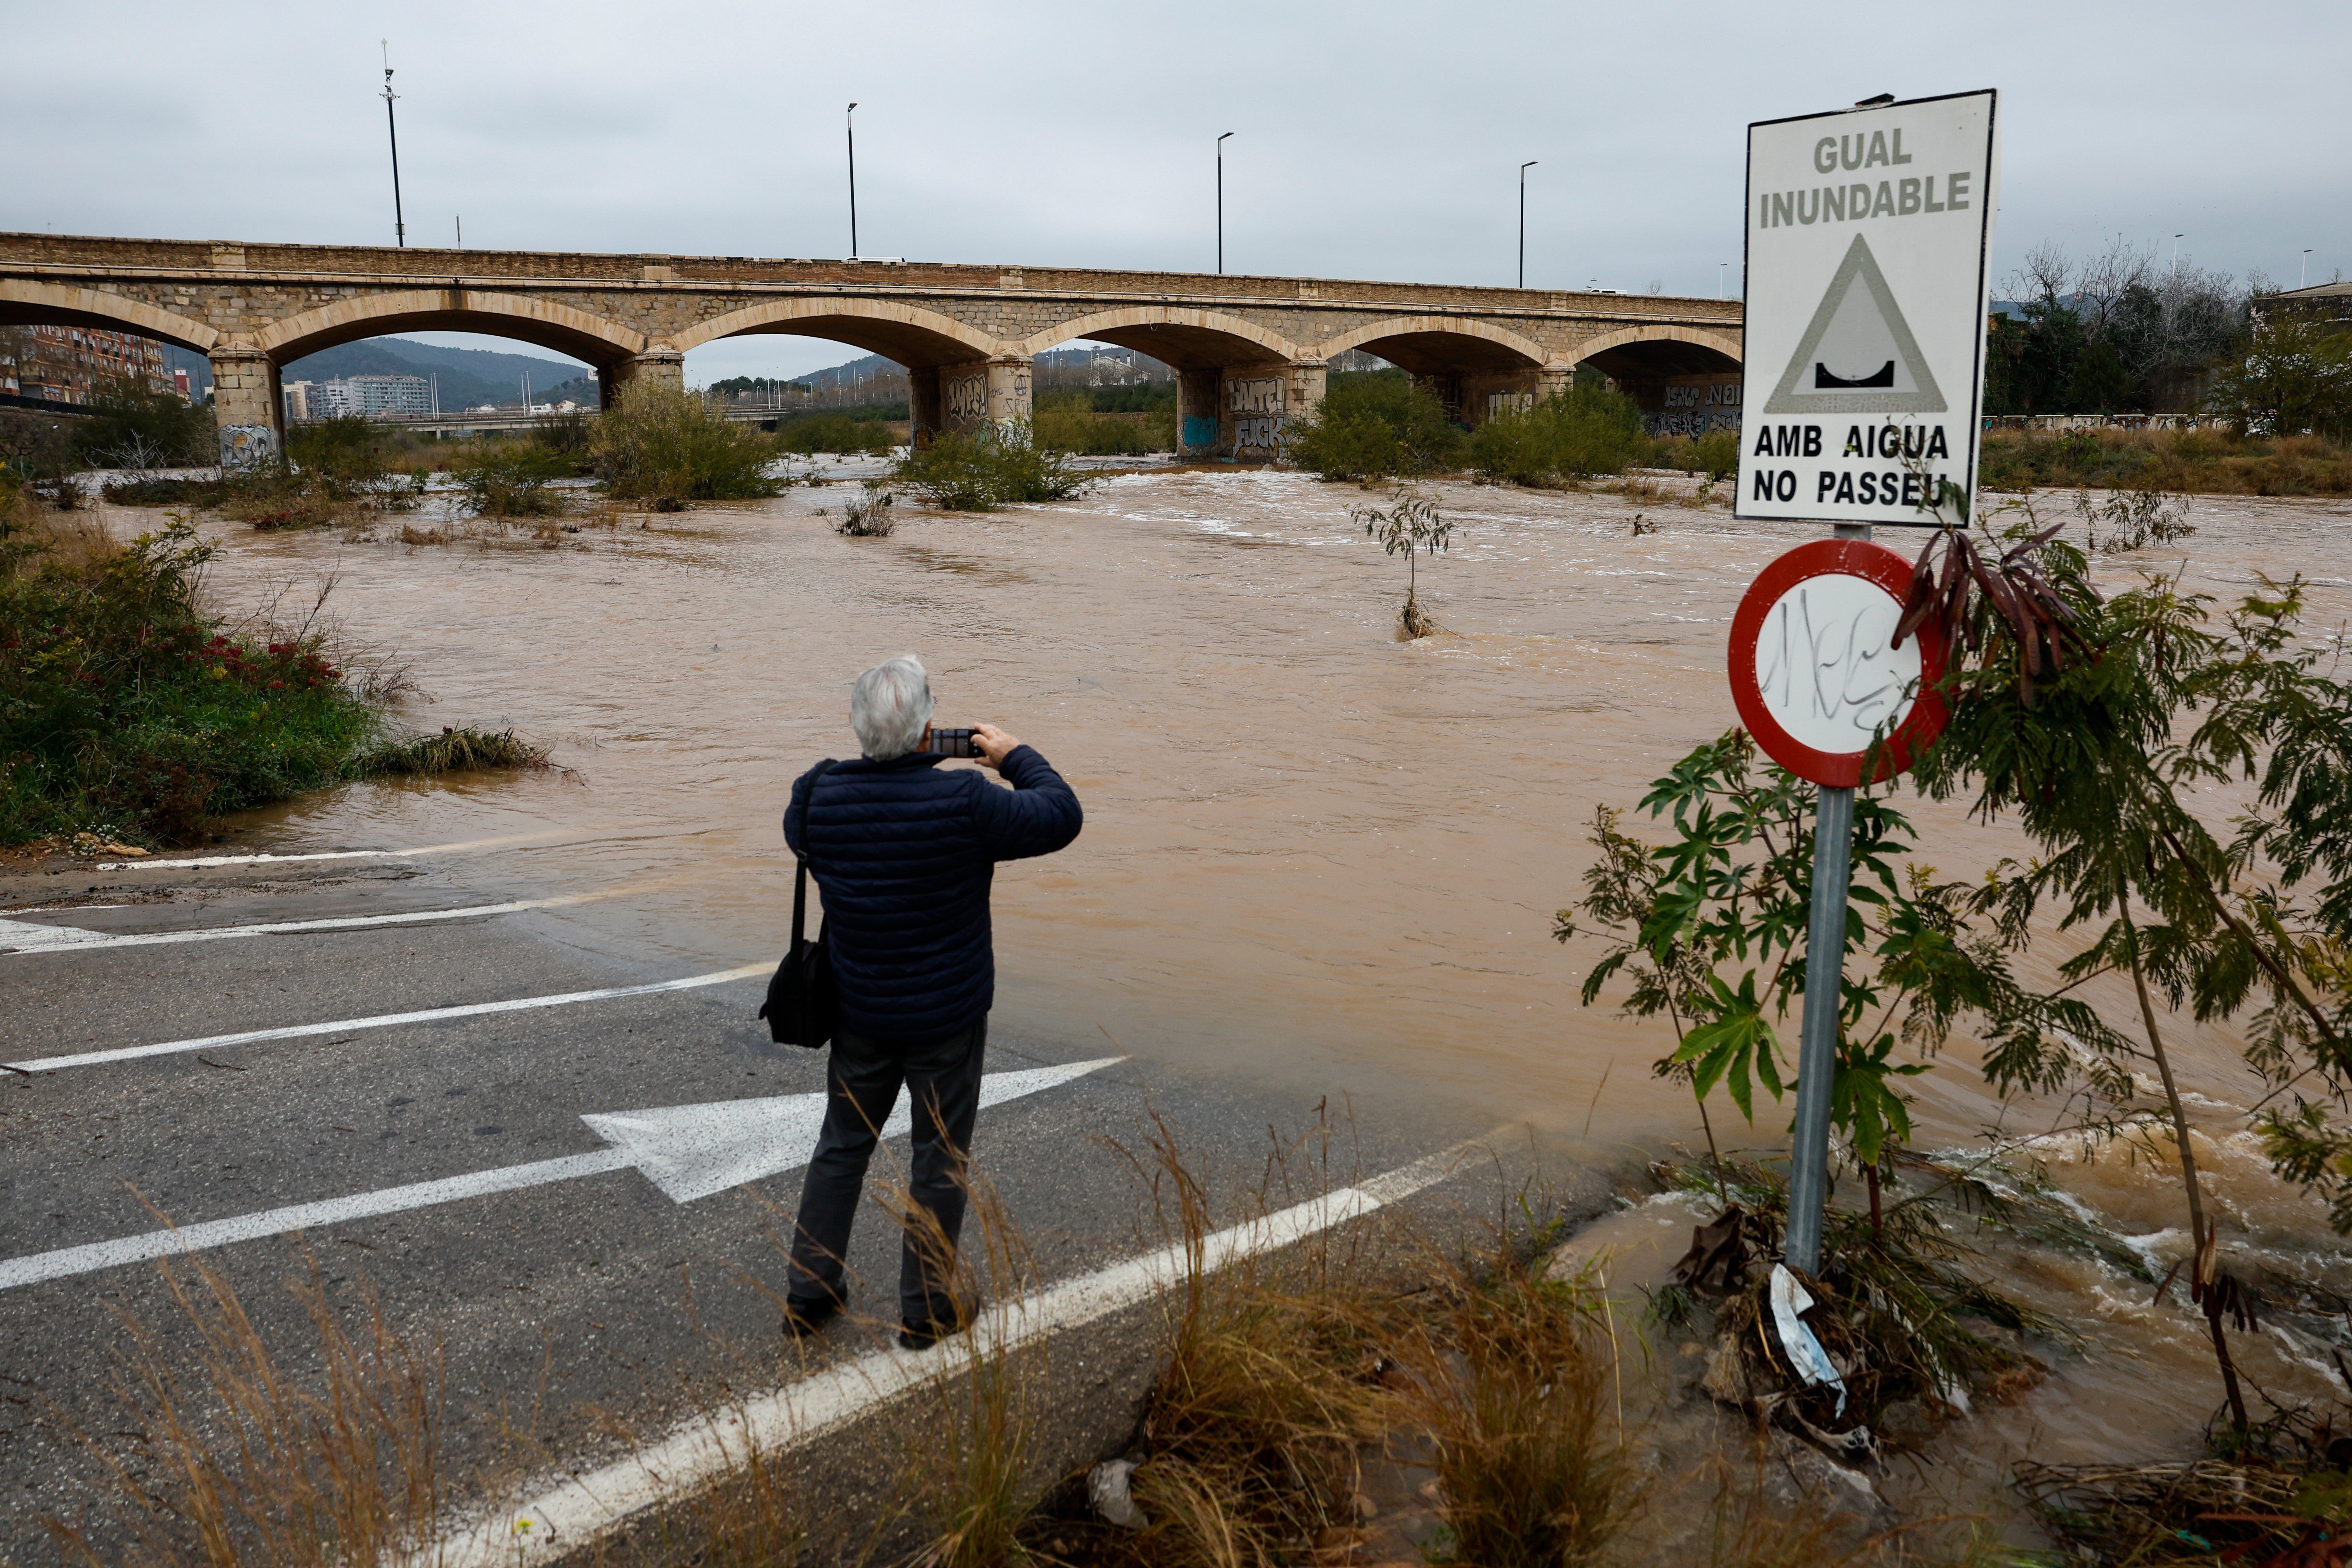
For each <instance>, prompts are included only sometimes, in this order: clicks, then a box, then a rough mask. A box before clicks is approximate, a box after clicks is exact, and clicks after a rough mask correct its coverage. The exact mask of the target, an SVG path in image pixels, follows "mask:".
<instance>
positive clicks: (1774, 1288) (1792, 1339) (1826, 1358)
mask: <svg viewBox="0 0 2352 1568" xmlns="http://www.w3.org/2000/svg"><path fill="white" fill-rule="evenodd" d="M1771 1294H1772V1325H1773V1327H1775V1328H1777V1329H1779V1330H1780V1348H1781V1349H1782V1350H1784V1351H1786V1352H1788V1353H1789V1364H1790V1365H1791V1366H1793V1367H1795V1368H1796V1369H1797V1375H1798V1376H1800V1377H1801V1378H1803V1379H1804V1380H1805V1381H1806V1382H1807V1383H1811V1384H1824V1383H1825V1384H1829V1385H1830V1386H1831V1387H1832V1388H1834V1389H1836V1390H1837V1413H1838V1414H1839V1415H1844V1414H1845V1379H1843V1378H1842V1377H1840V1376H1839V1375H1838V1369H1837V1365H1836V1363H1833V1362H1832V1361H1831V1360H1830V1352H1827V1351H1825V1350H1823V1349H1822V1342H1821V1341H1819V1340H1817V1339H1815V1338H1814V1337H1813V1331H1812V1330H1811V1329H1809V1328H1807V1327H1806V1326H1805V1320H1804V1315H1803V1314H1804V1311H1805V1309H1806V1308H1808V1307H1810V1306H1811V1305H1812V1304H1813V1299H1812V1297H1811V1295H1810V1294H1809V1293H1808V1292H1807V1291H1806V1289H1805V1288H1804V1287H1803V1286H1802V1285H1800V1284H1798V1283H1797V1277H1796V1276H1795V1275H1793V1274H1791V1273H1790V1272H1789V1266H1788V1265H1787V1264H1785V1263H1775V1264H1774V1265H1772V1283H1771Z"/></svg>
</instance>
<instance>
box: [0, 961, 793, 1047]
mask: <svg viewBox="0 0 2352 1568" xmlns="http://www.w3.org/2000/svg"><path fill="white" fill-rule="evenodd" d="M773 967H774V966H773V965H772V964H767V963H747V964H744V965H742V966H741V967H740V968H737V969H721V970H719V971H717V972H715V973H709V974H689V975H687V976H686V977H685V978H684V979H680V980H657V981H654V982H651V983H649V984H644V985H615V986H612V987H610V988H608V989H606V990H603V991H565V992H561V993H559V994H553V995H549V996H517V997H515V998H513V999H512V1000H510V1001H505V1002H469V1003H467V1004H465V1005H460V1006H454V1007H427V1008H425V1009H424V1010H423V1011H421V1012H415V1013H379V1014H377V1015H376V1016H373V1017H372V1018H339V1019H337V1020H335V1021H334V1022H332V1023H329V1024H289V1025H287V1026H284V1027H282V1028H277V1029H247V1030H245V1031H244V1032H243V1033H241V1034H235V1035H206V1036H205V1037H203V1038H202V1039H196V1040H164V1041H162V1042H160V1043H158V1044H156V1045H152V1046H124V1047H120V1048H119V1049H115V1050H106V1051H82V1052H79V1053H77V1054H75V1055H73V1056H64V1057H26V1058H24V1059H23V1060H21V1061H13V1062H0V1067H12V1068H16V1070H17V1071H18V1072H56V1071H58V1070H59V1069H60V1068H86V1067H97V1066H99V1065H100V1064H102V1063H106V1062H126V1061H135V1060H137V1059H138V1058H141V1057H168V1056H177V1055H180V1054H182V1053H183V1052H186V1051H208V1050H217V1049H220V1048H222V1047H228V1046H250V1045H257V1044H258V1043H260V1042H261V1041H264V1040H299V1039H301V1038H303V1037H306V1036H310V1035H340V1034H343V1033H346V1032H348V1031H351V1030H353V1029H388V1028H391V1027H393V1026H395V1025H400V1024H436V1023H439V1022H441V1021H442V1020H443V1019H445V1018H477V1017H480V1016H483V1015H485V1014H489V1013H522V1012H528V1011H530V1009H532V1008H535V1007H563V1006H569V1005H572V1004H573V1003H575V1002H610V1001H614V1000H615V999H617V998H619V997H623V996H651V995H653V994H656V993H657V992H662V991H691V990H693V989H694V988H695V987H697V986H699V985H724V984H727V983H728V982H729V981H730V980H749V979H751V977H752V976H753V975H755V974H765V973H768V971H769V970H770V969H772V968H773Z"/></svg>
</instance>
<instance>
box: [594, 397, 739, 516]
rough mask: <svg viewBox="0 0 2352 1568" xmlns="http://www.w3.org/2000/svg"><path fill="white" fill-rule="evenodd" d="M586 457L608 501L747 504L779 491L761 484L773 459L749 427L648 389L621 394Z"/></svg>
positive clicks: (696, 401) (697, 401) (694, 401)
mask: <svg viewBox="0 0 2352 1568" xmlns="http://www.w3.org/2000/svg"><path fill="white" fill-rule="evenodd" d="M589 453H590V456H591V458H592V459H593V462H594V464H595V468H596V473H597V475H598V477H600V478H601V479H604V483H605V486H606V488H607V489H610V490H611V491H612V493H613V494H614V495H616V496H620V497H622V498H624V499H625V500H642V501H649V502H652V503H654V504H656V506H658V505H660V504H662V503H664V502H670V503H677V502H682V501H688V500H749V499H751V498H753V497H757V496H772V495H774V494H776V493H777V492H778V491H779V490H780V489H782V488H783V487H782V485H780V484H779V483H778V482H777V481H776V480H774V479H770V478H769V477H768V465H769V464H770V462H772V460H773V459H774V457H775V451H774V448H773V447H772V446H771V444H770V442H769V439H768V437H766V436H764V435H762V434H761V432H760V430H759V428H758V427H757V426H751V425H737V424H733V423H731V422H730V421H728V420H726V419H723V418H721V417H720V416H719V415H718V414H717V413H716V412H715V411H713V410H712V408H711V407H710V405H709V404H707V403H705V402H704V401H703V400H702V399H701V398H699V397H696V396H693V395H689V394H688V393H686V392H684V391H682V390H681V389H679V388H677V387H675V386H666V385H663V384H661V383H659V382H656V381H650V380H641V381H634V382H631V383H629V384H627V385H625V386H624V387H623V388H622V389H621V395H620V397H619V398H618V399H617V400H616V402H615V403H614V406H613V407H611V408H608V409H606V410H605V411H604V415H603V416H602V417H600V418H599V419H598V420H597V421H596V432H595V435H594V436H593V437H592V438H591V440H590V443H589Z"/></svg>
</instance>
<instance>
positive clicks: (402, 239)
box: [376, 38, 408, 246]
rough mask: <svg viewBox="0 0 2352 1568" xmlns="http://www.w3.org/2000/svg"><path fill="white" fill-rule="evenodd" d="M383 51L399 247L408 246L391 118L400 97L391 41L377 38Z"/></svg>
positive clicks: (396, 127) (394, 124)
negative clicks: (395, 86) (394, 86)
mask: <svg viewBox="0 0 2352 1568" xmlns="http://www.w3.org/2000/svg"><path fill="white" fill-rule="evenodd" d="M376 43H377V45H378V46H379V47H382V48H383V128H384V130H385V131H386V132H390V134H391V136H392V237H393V239H394V242H395V243H397V244H399V245H401V246H406V245H407V244H408V225H407V224H406V223H405V222H404V221H403V220H402V216H401V211H400V126H399V124H398V122H397V121H394V118H393V113H392V104H393V100H394V99H396V98H398V97H399V96H400V95H399V94H398V93H396V92H394V91H393V90H392V40H391V39H390V38H379V39H377V40H376Z"/></svg>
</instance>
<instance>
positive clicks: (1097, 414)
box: [1036, 382, 1176, 458]
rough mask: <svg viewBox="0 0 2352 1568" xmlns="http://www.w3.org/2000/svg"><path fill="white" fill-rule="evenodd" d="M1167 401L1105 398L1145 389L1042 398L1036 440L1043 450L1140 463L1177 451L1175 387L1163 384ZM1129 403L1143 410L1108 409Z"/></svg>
mask: <svg viewBox="0 0 2352 1568" xmlns="http://www.w3.org/2000/svg"><path fill="white" fill-rule="evenodd" d="M1158 385H1159V386H1161V387H1165V388H1166V389H1167V391H1168V395H1167V397H1166V398H1165V399H1163V400H1160V401H1159V402H1156V403H1150V402H1148V401H1147V400H1146V399H1144V398H1141V397H1127V398H1118V397H1111V398H1108V399H1107V398H1105V397H1104V396H1103V394H1107V393H1108V394H1121V393H1142V392H1146V391H1150V390H1152V388H1151V387H1150V386H1149V385H1145V386H1097V387H1078V388H1073V389H1071V390H1069V391H1066V392H1052V393H1045V394H1042V395H1040V396H1039V398H1038V401H1037V418H1036V439H1037V444H1038V445H1039V446H1041V447H1049V448H1051V449H1053V450H1055V451H1060V452H1070V453H1074V454H1077V455H1081V456H1085V457H1097V458H1114V457H1117V458H1139V457H1142V456H1144V455H1145V454H1147V453H1150V452H1172V451H1174V450H1175V449H1176V397H1175V385H1174V384H1173V383H1171V382H1161V383H1159V384H1158ZM1106 401H1108V402H1129V403H1136V404H1143V405H1145V406H1142V407H1139V408H1137V409H1134V410H1131V411H1130V410H1124V409H1110V408H1105V407H1104V406H1103V404H1104V403H1105V402H1106Z"/></svg>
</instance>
